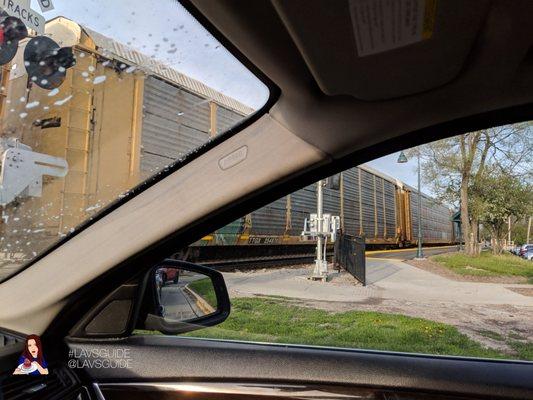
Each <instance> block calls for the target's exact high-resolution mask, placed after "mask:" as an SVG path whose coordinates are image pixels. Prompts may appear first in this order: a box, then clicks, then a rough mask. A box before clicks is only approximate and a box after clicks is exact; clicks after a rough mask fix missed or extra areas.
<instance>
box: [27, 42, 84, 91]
mask: <svg viewBox="0 0 533 400" xmlns="http://www.w3.org/2000/svg"><path fill="white" fill-rule="evenodd" d="M24 65H25V66H26V71H27V72H28V77H29V79H30V81H31V82H34V83H35V84H36V85H37V86H39V87H41V88H43V89H47V90H51V89H55V88H58V87H59V86H61V84H62V83H63V81H64V80H65V76H66V74H67V69H69V68H72V67H73V66H74V65H76V57H75V56H74V53H73V52H72V47H60V46H59V45H58V44H57V43H56V42H55V41H53V40H52V39H50V38H49V37H46V36H38V37H36V38H33V39H32V40H30V41H29V42H28V44H27V45H26V48H25V49H24Z"/></svg>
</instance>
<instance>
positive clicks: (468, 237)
mask: <svg viewBox="0 0 533 400" xmlns="http://www.w3.org/2000/svg"><path fill="white" fill-rule="evenodd" d="M461 231H462V233H463V238H464V241H465V253H466V254H469V255H472V254H473V247H472V242H473V240H472V229H471V226H470V219H469V215H468V178H467V177H465V176H463V180H462V182H461Z"/></svg>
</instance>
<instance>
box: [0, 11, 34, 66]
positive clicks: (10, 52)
mask: <svg viewBox="0 0 533 400" xmlns="http://www.w3.org/2000/svg"><path fill="white" fill-rule="evenodd" d="M0 21H1V22H0V65H5V64H7V63H9V62H11V60H13V58H14V57H15V54H17V50H18V47H19V41H20V40H22V39H25V38H27V37H28V29H27V28H26V25H24V23H23V22H22V21H21V20H20V19H18V18H16V17H9V16H7V14H6V13H5V12H2V13H1V14H0Z"/></svg>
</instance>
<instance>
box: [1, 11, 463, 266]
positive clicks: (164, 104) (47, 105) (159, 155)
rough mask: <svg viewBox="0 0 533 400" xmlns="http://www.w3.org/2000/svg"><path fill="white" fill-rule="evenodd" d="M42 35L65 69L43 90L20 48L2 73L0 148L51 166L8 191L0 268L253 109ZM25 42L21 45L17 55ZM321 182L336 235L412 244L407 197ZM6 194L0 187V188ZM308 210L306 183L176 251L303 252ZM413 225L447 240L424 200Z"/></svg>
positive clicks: (69, 24)
mask: <svg viewBox="0 0 533 400" xmlns="http://www.w3.org/2000/svg"><path fill="white" fill-rule="evenodd" d="M45 32H46V36H48V37H50V38H52V39H53V40H55V41H56V42H57V43H59V44H60V45H61V46H69V47H71V48H72V52H73V55H74V56H75V58H76V65H75V66H73V67H72V68H70V69H68V70H67V71H66V72H65V80H64V82H63V84H62V85H61V86H60V87H59V88H57V89H55V90H52V91H50V90H45V89H43V88H40V87H38V86H37V85H33V84H32V82H31V79H29V77H28V75H27V73H26V70H25V68H24V59H23V58H22V53H23V51H19V52H18V53H17V55H16V56H15V58H14V60H13V61H12V62H11V63H10V64H7V65H5V66H3V68H2V69H1V76H0V81H1V90H0V116H1V119H0V121H1V126H0V140H1V141H2V142H1V143H0V145H2V146H4V147H2V146H0V147H2V149H3V151H4V150H6V149H11V150H10V151H19V152H24V151H25V152H26V153H25V154H29V155H33V156H36V157H37V156H39V157H52V159H53V160H56V161H57V163H58V165H59V167H60V168H59V170H58V173H57V174H56V175H54V176H46V174H43V176H42V177H41V176H38V177H37V179H36V181H35V182H31V184H30V185H29V186H28V187H25V188H24V187H21V188H22V189H21V191H20V193H10V195H12V196H14V197H15V199H14V200H13V201H11V200H10V201H5V202H4V203H5V204H4V203H3V204H2V206H1V207H2V218H1V220H0V262H2V263H4V264H5V263H11V264H17V263H23V262H26V261H28V260H30V259H32V258H33V257H35V256H36V254H37V253H38V252H40V251H43V250H45V249H46V248H47V247H49V246H51V245H53V244H54V243H55V242H56V241H57V240H58V239H60V238H61V237H64V236H66V235H68V234H69V233H70V232H73V231H74V230H75V229H76V227H77V226H79V225H80V224H81V223H83V222H84V221H86V220H88V219H90V218H92V217H93V216H94V215H95V214H96V213H98V212H99V211H100V210H101V209H103V208H105V207H106V206H107V205H108V204H110V203H111V202H113V201H114V200H116V199H117V198H120V197H121V196H122V195H123V194H124V193H125V192H127V191H128V190H130V189H131V188H132V187H134V186H136V185H137V184H139V183H141V182H143V181H144V180H145V179H146V178H148V177H150V176H152V175H154V174H156V173H157V172H158V171H161V170H162V169H164V168H166V167H167V166H168V165H169V164H171V163H172V162H174V160H176V159H178V158H180V157H183V156H184V155H186V154H187V153H188V152H189V151H192V150H194V149H196V148H198V147H199V146H200V145H202V144H203V143H205V142H207V141H209V140H210V139H212V138H213V137H214V136H216V135H218V134H220V133H222V132H224V131H226V130H227V129H229V128H230V127H231V126H233V125H235V124H237V123H238V122H240V121H242V120H244V119H245V118H247V117H248V116H250V115H251V114H252V113H254V112H255V110H254V109H252V108H251V107H248V106H246V105H245V104H242V103H240V102H239V101H237V100H236V99H233V98H231V97H229V96H227V95H225V94H223V93H220V92H218V91H216V90H214V89H213V88H211V87H208V86H207V85H205V84H204V83H202V82H199V81H197V80H195V79H192V78H190V77H188V76H186V75H184V74H182V73H180V72H178V71H176V70H175V69H173V68H171V67H169V66H167V65H165V64H163V63H161V62H159V61H156V60H154V59H153V58H151V57H149V56H147V55H145V54H143V53H141V52H139V51H137V50H135V49H133V48H131V47H130V46H127V45H125V44H122V43H120V42H117V41H115V40H113V39H111V38H108V37H106V36H104V35H102V34H100V33H98V32H95V31H93V30H91V29H90V28H88V27H85V26H82V25H80V24H78V23H76V22H75V21H72V20H69V19H67V18H64V17H58V18H54V19H52V20H50V21H48V22H47V23H46V27H45ZM26 44H27V41H26V40H22V41H21V42H20V44H19V46H20V47H21V48H23V47H24V46H25V45H26ZM32 78H33V77H32ZM2 143H4V144H2ZM6 146H7V147H6ZM13 149H15V150H13ZM4 154H6V153H4ZM4 167H7V165H3V166H2V168H4ZM61 169H63V170H62V171H61ZM21 176H22V175H21ZM41 179H42V181H41ZM330 182H331V183H332V184H330V185H328V187H327V188H325V190H324V211H325V212H328V213H330V214H332V215H336V216H339V217H340V224H341V226H340V228H341V229H342V230H343V231H344V232H346V233H349V234H353V235H362V236H364V237H365V239H366V242H367V244H368V245H369V246H372V245H375V246H378V245H379V246H390V247H404V246H410V245H413V244H414V243H415V240H416V239H415V235H414V232H415V231H416V229H417V206H416V205H417V198H418V196H416V190H414V189H413V188H411V187H409V186H407V185H405V184H403V183H401V182H399V181H398V180H396V179H394V178H392V177H388V176H386V175H384V174H382V173H380V172H378V171H375V170H373V169H372V168H370V167H368V166H359V167H355V168H351V169H348V170H346V171H344V172H342V173H341V174H340V175H338V176H334V177H331V178H330ZM6 187H8V185H7V184H6V182H4V187H3V188H2V190H3V189H5V188H6ZM0 198H4V197H2V196H0ZM6 198H7V197H6ZM315 209H316V193H315V186H314V185H310V186H308V187H306V188H303V189H301V190H299V191H296V192H295V193H292V194H290V195H288V196H286V197H283V198H281V199H279V200H277V201H275V202H273V203H271V204H269V205H267V206H265V207H262V208H260V209H258V210H256V211H254V212H252V213H251V214H248V215H245V216H242V218H239V219H238V220H236V221H234V222H232V223H230V224H228V225H227V226H225V227H223V228H221V229H219V230H217V231H216V232H213V233H212V234H210V235H207V236H206V237H204V238H202V239H201V240H199V241H197V242H196V243H194V244H193V245H191V246H190V247H189V248H188V251H189V250H190V252H191V254H197V255H198V254H200V253H202V254H204V258H205V257H207V256H206V254H207V253H211V254H215V253H216V252H217V251H220V249H226V250H228V252H226V253H225V254H234V255H235V254H237V253H238V252H239V251H240V252H246V251H247V252H250V251H253V252H257V253H258V254H267V253H269V252H272V253H273V254H274V253H276V252H279V249H280V247H282V248H284V249H291V250H289V251H288V252H292V253H298V252H301V251H304V250H302V249H303V248H304V247H308V246H309V245H311V244H312V243H309V242H303V241H302V238H301V231H302V229H303V224H304V219H305V218H307V217H309V214H310V213H313V212H315ZM422 223H423V232H424V238H423V240H424V243H431V244H449V243H454V242H455V238H456V237H457V235H456V234H455V231H454V227H453V225H452V222H451V212H450V210H449V209H448V208H447V207H445V206H443V205H441V204H439V203H438V202H436V201H435V200H434V199H432V198H431V197H429V196H426V195H422ZM231 249H233V250H232V251H233V253H232V251H229V250H231ZM239 249H240V250H239ZM252 249H253V250H252ZM271 249H274V250H271ZM219 254H221V253H219ZM197 258H198V257H197ZM199 258H201V257H199Z"/></svg>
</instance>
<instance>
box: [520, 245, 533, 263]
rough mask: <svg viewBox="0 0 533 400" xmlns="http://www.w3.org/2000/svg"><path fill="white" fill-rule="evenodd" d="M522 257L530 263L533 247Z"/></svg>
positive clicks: (532, 256) (532, 258)
mask: <svg viewBox="0 0 533 400" xmlns="http://www.w3.org/2000/svg"><path fill="white" fill-rule="evenodd" d="M522 257H524V258H525V259H526V260H529V261H532V260H533V247H532V248H528V249H527V251H526V252H525V253H524V255H523V256H522Z"/></svg>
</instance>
